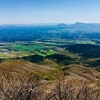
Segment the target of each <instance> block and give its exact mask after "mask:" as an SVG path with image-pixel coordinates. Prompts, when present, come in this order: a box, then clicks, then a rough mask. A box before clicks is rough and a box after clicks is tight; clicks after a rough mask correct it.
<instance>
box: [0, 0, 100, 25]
mask: <svg viewBox="0 0 100 100" xmlns="http://www.w3.org/2000/svg"><path fill="white" fill-rule="evenodd" d="M99 5H100V0H59V1H58V0H0V25H1V24H41V23H42V24H48V23H53V24H54V23H66V24H72V23H76V22H84V23H100V12H99V11H100V6H99Z"/></svg>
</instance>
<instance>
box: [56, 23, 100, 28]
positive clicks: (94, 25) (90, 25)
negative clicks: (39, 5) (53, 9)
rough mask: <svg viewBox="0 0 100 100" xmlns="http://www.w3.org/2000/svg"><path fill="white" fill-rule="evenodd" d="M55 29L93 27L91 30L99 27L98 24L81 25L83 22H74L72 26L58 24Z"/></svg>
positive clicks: (99, 24)
mask: <svg viewBox="0 0 100 100" xmlns="http://www.w3.org/2000/svg"><path fill="white" fill-rule="evenodd" d="M57 27H59V28H66V27H69V28H71V27H73V28H74V27H76V28H89V27H90V28H91V27H93V28H95V27H96V28H97V27H100V23H83V22H76V23H74V24H65V23H59V24H58V25H57Z"/></svg>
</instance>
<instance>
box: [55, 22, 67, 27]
mask: <svg viewBox="0 0 100 100" xmlns="http://www.w3.org/2000/svg"><path fill="white" fill-rule="evenodd" d="M67 26H68V25H66V24H65V23H60V24H58V25H57V26H56V27H58V28H66V27H67Z"/></svg>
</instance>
